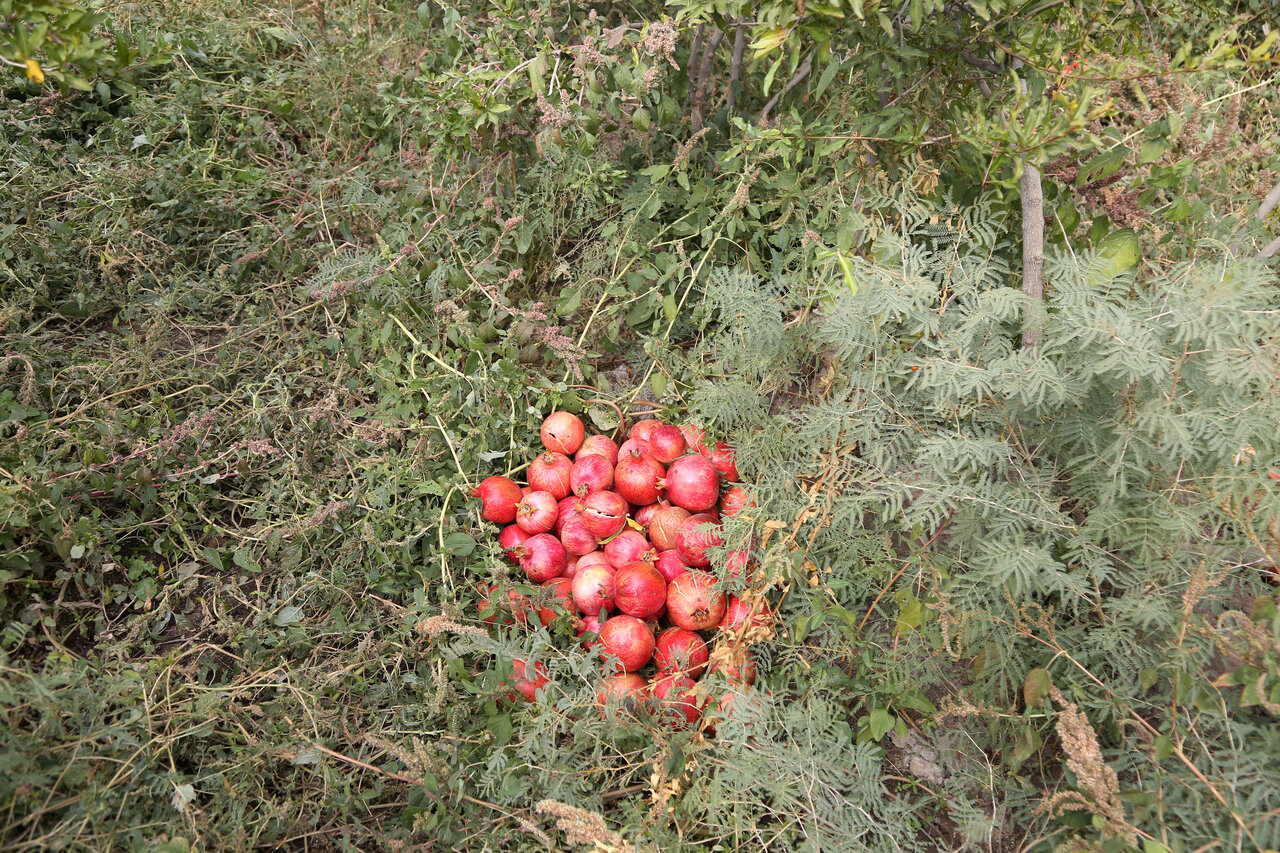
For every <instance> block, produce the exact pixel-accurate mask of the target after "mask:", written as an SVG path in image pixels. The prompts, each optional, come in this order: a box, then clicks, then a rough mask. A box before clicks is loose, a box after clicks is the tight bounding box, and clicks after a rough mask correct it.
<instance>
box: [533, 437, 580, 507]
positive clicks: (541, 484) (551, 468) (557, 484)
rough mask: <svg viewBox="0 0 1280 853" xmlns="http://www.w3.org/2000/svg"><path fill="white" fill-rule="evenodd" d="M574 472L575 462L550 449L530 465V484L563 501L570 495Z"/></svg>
mask: <svg viewBox="0 0 1280 853" xmlns="http://www.w3.org/2000/svg"><path fill="white" fill-rule="evenodd" d="M572 474H573V462H571V461H570V460H569V457H568V456H565V455H564V454H563V453H557V452H556V451H554V450H548V451H547V452H546V453H544V454H542V455H541V456H539V457H538V458H537V459H535V460H533V464H531V465H530V466H529V485H530V486H533V487H534V488H535V489H539V490H541V491H544V492H550V493H551V494H553V495H555V496H556V500H558V501H562V500H564V499H565V498H567V497H568V496H569V492H570V491H571V489H570V488H569V479H570V477H571V476H572Z"/></svg>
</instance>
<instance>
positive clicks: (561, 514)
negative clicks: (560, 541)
mask: <svg viewBox="0 0 1280 853" xmlns="http://www.w3.org/2000/svg"><path fill="white" fill-rule="evenodd" d="M583 509H584V504H583V499H582V498H580V497H578V496H577V495H569V497H567V498H565V499H564V500H562V501H560V505H559V506H558V507H556V512H557V515H556V528H555V530H556V533H559V532H560V531H561V530H563V529H564V526H565V524H566V523H568V522H570V521H572V520H573V519H575V518H579V517H581V515H582V511H583Z"/></svg>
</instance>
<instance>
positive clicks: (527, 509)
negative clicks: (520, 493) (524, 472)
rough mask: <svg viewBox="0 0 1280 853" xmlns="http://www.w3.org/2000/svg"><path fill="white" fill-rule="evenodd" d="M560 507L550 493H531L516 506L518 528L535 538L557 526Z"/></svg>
mask: <svg viewBox="0 0 1280 853" xmlns="http://www.w3.org/2000/svg"><path fill="white" fill-rule="evenodd" d="M559 517H560V505H559V501H557V500H556V497H555V495H553V494H551V493H550V492H530V493H529V494H527V495H525V496H524V500H522V501H520V503H519V505H517V506H516V526H517V527H519V528H520V529H521V530H523V531H524V532H525V533H528V534H529V535H530V536H533V535H535V534H538V533H546V532H547V531H548V530H550V529H551V528H553V527H555V526H556V519H557V518H559Z"/></svg>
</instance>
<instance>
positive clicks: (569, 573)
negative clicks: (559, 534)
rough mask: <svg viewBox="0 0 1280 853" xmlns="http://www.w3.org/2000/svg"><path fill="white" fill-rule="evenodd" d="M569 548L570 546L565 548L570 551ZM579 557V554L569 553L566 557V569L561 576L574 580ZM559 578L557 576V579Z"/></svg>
mask: <svg viewBox="0 0 1280 853" xmlns="http://www.w3.org/2000/svg"><path fill="white" fill-rule="evenodd" d="M561 544H564V543H561ZM568 550H569V549H568V548H566V549H565V551H566V552H568ZM578 559H579V557H578V555H577V554H569V556H567V557H565V560H564V571H563V572H561V573H560V577H561V578H567V579H568V580H573V576H574V575H576V574H577V573H578ZM558 579H559V578H557V580H558Z"/></svg>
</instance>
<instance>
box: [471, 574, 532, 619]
mask: <svg viewBox="0 0 1280 853" xmlns="http://www.w3.org/2000/svg"><path fill="white" fill-rule="evenodd" d="M497 591H498V585H497V584H496V583H494V584H483V583H482V584H480V586H479V592H480V601H479V602H478V603H479V605H480V607H479V613H480V621H482V622H485V623H487V624H489V625H492V624H493V623H494V620H495V619H497V620H498V623H499V624H501V625H510V624H512V623H513V622H519V623H520V624H521V625H527V624H529V599H528V598H527V597H525V596H523V595H521V594H520V593H518V592H516V591H515V590H514V589H509V590H507V608H506V609H505V610H504V609H503V608H502V606H501V605H500V604H499V603H498V602H495V601H494V600H493V594H494V593H495V592H497Z"/></svg>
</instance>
